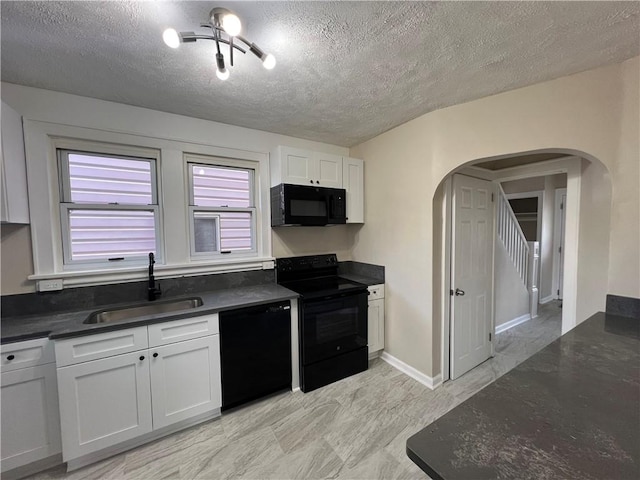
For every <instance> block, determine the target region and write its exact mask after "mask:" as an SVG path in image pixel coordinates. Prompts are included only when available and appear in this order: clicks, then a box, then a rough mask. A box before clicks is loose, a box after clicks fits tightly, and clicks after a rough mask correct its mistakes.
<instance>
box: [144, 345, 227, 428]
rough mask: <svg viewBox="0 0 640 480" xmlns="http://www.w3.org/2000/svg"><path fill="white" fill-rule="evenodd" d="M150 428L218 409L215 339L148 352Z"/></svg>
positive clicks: (218, 386) (218, 351)
mask: <svg viewBox="0 0 640 480" xmlns="http://www.w3.org/2000/svg"><path fill="white" fill-rule="evenodd" d="M149 352H150V353H151V396H152V398H153V428H156V429H157V428H162V427H166V426H168V425H171V424H173V423H176V422H180V421H182V420H187V419H189V418H191V417H194V416H196V415H200V414H203V413H206V412H208V411H211V410H214V409H216V408H220V405H222V396H221V391H220V341H219V336H218V335H210V336H208V337H203V338H198V339H196V340H188V341H185V342H179V343H174V344H171V345H165V346H162V347H157V348H153V349H150V350H149Z"/></svg>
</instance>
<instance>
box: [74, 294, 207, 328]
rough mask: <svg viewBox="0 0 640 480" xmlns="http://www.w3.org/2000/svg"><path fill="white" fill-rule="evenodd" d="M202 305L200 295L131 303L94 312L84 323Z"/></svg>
mask: <svg viewBox="0 0 640 480" xmlns="http://www.w3.org/2000/svg"><path fill="white" fill-rule="evenodd" d="M200 306H202V299H201V298H200V297H192V298H181V299H180V300H167V301H164V302H149V303H140V304H137V305H130V306H128V307H122V308H113V309H111V310H100V311H98V312H93V313H92V314H91V315H89V317H88V318H87V319H86V320H85V321H84V322H83V323H111V322H121V321H123V320H131V319H132V318H137V317H144V316H146V315H156V314H159V313H170V312H177V311H179V310H189V309H190V308H197V307H200Z"/></svg>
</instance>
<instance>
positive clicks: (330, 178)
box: [312, 152, 343, 188]
mask: <svg viewBox="0 0 640 480" xmlns="http://www.w3.org/2000/svg"><path fill="white" fill-rule="evenodd" d="M313 158H314V160H315V164H316V167H315V168H316V172H317V173H316V176H315V178H313V177H312V178H313V180H315V182H314V183H315V184H316V185H320V186H321V187H331V188H343V187H342V157H339V156H337V155H331V154H328V153H320V152H315V153H314V155H313Z"/></svg>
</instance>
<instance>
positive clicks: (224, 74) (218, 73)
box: [216, 68, 229, 80]
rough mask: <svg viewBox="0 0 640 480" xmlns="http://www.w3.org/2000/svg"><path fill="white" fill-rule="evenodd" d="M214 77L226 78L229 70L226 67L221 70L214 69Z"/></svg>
mask: <svg viewBox="0 0 640 480" xmlns="http://www.w3.org/2000/svg"><path fill="white" fill-rule="evenodd" d="M216 77H218V78H219V79H220V80H226V79H227V78H229V70H227V69H226V68H224V69H222V70H220V69H216Z"/></svg>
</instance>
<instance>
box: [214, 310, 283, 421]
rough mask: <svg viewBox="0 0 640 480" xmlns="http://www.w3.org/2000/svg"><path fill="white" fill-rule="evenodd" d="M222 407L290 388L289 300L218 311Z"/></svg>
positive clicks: (236, 404)
mask: <svg viewBox="0 0 640 480" xmlns="http://www.w3.org/2000/svg"><path fill="white" fill-rule="evenodd" d="M220 362H221V368H222V410H226V409H229V408H233V407H236V406H238V405H241V404H243V403H245V402H249V401H251V400H255V399H257V398H260V397H263V396H265V395H269V394H271V393H274V392H277V391H279V390H284V389H291V305H290V302H289V301H285V302H278V303H271V304H267V305H258V306H255V307H248V308H242V309H238V310H231V311H228V312H220Z"/></svg>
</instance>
